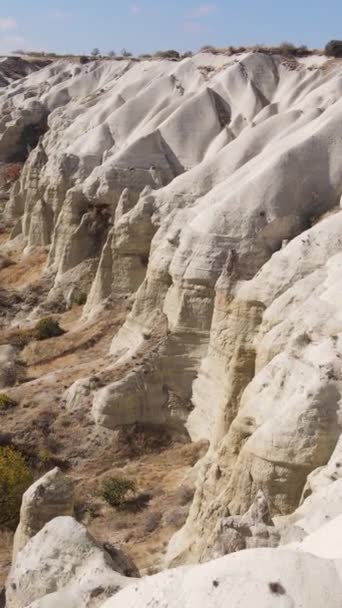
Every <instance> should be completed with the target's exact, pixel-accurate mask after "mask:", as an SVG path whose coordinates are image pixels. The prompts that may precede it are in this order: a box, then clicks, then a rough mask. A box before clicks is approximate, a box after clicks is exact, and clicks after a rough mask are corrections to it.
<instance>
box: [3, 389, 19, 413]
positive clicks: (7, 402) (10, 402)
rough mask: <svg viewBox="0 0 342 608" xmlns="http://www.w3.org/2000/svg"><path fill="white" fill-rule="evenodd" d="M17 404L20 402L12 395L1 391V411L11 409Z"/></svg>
mask: <svg viewBox="0 0 342 608" xmlns="http://www.w3.org/2000/svg"><path fill="white" fill-rule="evenodd" d="M16 405H18V403H17V402H16V401H15V400H14V399H11V397H9V396H8V395H6V394H5V393H0V411H1V410H10V409H11V408H12V407H15V406H16Z"/></svg>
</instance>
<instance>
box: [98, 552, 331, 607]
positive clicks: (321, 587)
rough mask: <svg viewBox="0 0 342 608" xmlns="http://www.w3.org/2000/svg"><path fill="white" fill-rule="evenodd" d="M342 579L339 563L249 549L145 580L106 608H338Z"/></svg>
mask: <svg viewBox="0 0 342 608" xmlns="http://www.w3.org/2000/svg"><path fill="white" fill-rule="evenodd" d="M340 556H341V552H340ZM341 575H342V571H341V563H340V560H339V561H336V562H334V561H333V560H325V559H320V558H318V557H315V556H313V555H310V554H309V553H304V552H297V553H296V552H295V551H288V550H287V551H285V550H284V551H280V550H272V549H249V550H247V551H241V552H238V553H235V554H233V555H229V556H227V557H223V558H221V559H219V560H214V561H212V562H208V563H207V564H204V565H200V566H191V567H183V568H177V569H175V570H170V571H167V572H162V573H161V574H158V575H157V576H153V577H150V578H145V579H143V580H142V581H141V583H139V584H135V585H133V586H131V587H128V588H127V589H124V590H123V591H121V592H120V593H118V594H117V595H116V596H115V597H114V598H112V599H109V600H108V601H107V602H105V603H104V605H103V608H147V607H148V606H153V607H154V608H179V606H182V608H193V606H201V608H223V606H227V605H229V606H231V607H232V608H237V607H239V608H250V606H255V607H256V608H275V606H281V607H284V608H285V607H290V606H291V608H292V607H293V608H322V606H325V607H326V608H338V607H339V605H340V596H341V590H342V582H341Z"/></svg>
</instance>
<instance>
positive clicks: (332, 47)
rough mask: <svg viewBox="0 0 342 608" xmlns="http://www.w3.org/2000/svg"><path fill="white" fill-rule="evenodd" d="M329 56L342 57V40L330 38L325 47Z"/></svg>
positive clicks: (325, 51)
mask: <svg viewBox="0 0 342 608" xmlns="http://www.w3.org/2000/svg"><path fill="white" fill-rule="evenodd" d="M324 53H325V54H326V56H327V57H342V40H330V42H328V44H327V45H326V47H325V49H324Z"/></svg>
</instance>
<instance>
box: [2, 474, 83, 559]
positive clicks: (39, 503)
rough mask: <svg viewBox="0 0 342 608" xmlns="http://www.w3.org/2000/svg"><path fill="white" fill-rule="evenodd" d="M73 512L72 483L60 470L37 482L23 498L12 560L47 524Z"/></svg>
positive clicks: (46, 475)
mask: <svg viewBox="0 0 342 608" xmlns="http://www.w3.org/2000/svg"><path fill="white" fill-rule="evenodd" d="M73 509H74V492H73V483H72V481H71V479H70V478H69V477H67V476H66V475H64V473H62V471H61V470H60V469H59V468H58V467H56V468H55V469H53V470H52V471H49V472H48V473H46V474H45V475H44V476H43V477H41V478H40V479H38V480H37V481H36V482H35V483H34V484H32V485H31V486H30V487H29V489H28V490H26V492H25V494H24V496H23V500H22V505H21V509H20V522H19V526H18V528H17V530H16V532H15V536H14V542H13V559H14V560H15V558H16V555H17V553H18V551H21V550H22V549H23V547H24V546H25V545H26V543H27V542H28V541H29V540H30V538H32V537H33V536H35V534H37V533H38V532H39V530H41V529H42V528H43V527H44V526H45V524H46V523H48V522H49V521H50V520H51V519H54V518H55V517H58V516H61V515H72V513H73Z"/></svg>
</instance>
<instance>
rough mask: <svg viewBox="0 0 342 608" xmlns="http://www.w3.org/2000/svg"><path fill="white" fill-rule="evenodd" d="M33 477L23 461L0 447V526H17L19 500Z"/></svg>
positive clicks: (6, 448) (20, 456)
mask: <svg viewBox="0 0 342 608" xmlns="http://www.w3.org/2000/svg"><path fill="white" fill-rule="evenodd" d="M32 482H33V476H32V473H31V471H30V469H29V467H28V466H27V464H26V462H25V459H24V458H23V456H22V455H21V454H20V453H19V452H16V451H15V450H13V449H12V448H9V447H0V526H2V527H6V528H10V529H12V530H14V529H15V528H16V526H17V525H18V521H19V513H20V506H21V499H22V495H23V494H24V492H26V490H27V488H28V487H29V486H30V485H31V484H32Z"/></svg>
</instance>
